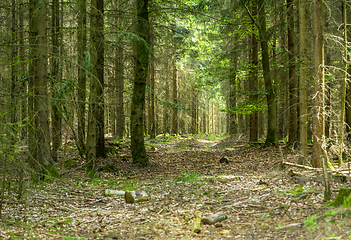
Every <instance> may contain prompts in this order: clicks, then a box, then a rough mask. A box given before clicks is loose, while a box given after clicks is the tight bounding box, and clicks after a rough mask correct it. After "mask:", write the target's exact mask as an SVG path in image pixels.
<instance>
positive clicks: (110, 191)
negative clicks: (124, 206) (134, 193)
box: [104, 189, 126, 196]
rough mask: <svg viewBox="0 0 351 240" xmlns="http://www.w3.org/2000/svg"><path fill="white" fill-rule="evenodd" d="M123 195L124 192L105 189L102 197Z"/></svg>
mask: <svg viewBox="0 0 351 240" xmlns="http://www.w3.org/2000/svg"><path fill="white" fill-rule="evenodd" d="M125 193H126V192H125V191H119V190H109V189H105V192H104V195H105V196H111V195H116V196H124V195H125Z"/></svg>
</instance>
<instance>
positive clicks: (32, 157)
mask: <svg viewBox="0 0 351 240" xmlns="http://www.w3.org/2000/svg"><path fill="white" fill-rule="evenodd" d="M35 3H36V2H35V0H31V1H29V11H28V12H29V16H33V14H34V12H35V9H36V8H35ZM34 31H35V29H34V18H29V45H30V49H29V56H30V57H31V60H32V61H29V67H28V118H29V125H28V152H29V154H28V161H29V162H30V164H31V167H32V168H33V170H34V171H35V172H38V171H39V166H38V164H37V162H36V159H37V151H36V146H37V142H36V138H35V131H34V129H35V126H34V125H35V121H34V61H33V54H34V49H35V38H36V35H37V34H36V33H35V32H34Z"/></svg>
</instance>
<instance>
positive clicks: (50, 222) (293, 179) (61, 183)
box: [0, 136, 351, 240]
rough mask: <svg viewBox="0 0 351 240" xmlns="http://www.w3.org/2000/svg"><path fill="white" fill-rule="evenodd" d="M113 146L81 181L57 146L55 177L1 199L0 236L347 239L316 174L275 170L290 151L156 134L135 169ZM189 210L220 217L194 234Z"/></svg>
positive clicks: (121, 148)
mask: <svg viewBox="0 0 351 240" xmlns="http://www.w3.org/2000/svg"><path fill="white" fill-rule="evenodd" d="M112 145H114V146H113V148H115V149H116V151H115V152H113V154H111V155H108V157H106V158H99V159H98V164H99V173H98V177H97V178H95V179H94V180H90V181H88V180H86V179H85V178H84V175H85V171H84V160H83V159H81V158H80V157H79V156H78V154H77V151H76V150H75V148H74V146H73V144H72V143H71V145H66V147H65V149H66V150H62V151H61V157H60V161H59V163H58V165H57V166H58V168H60V171H61V173H62V179H60V180H55V181H54V182H52V183H43V184H40V185H37V186H35V187H31V188H30V189H28V190H27V191H26V196H25V198H23V200H16V198H15V194H13V193H12V195H8V196H7V197H6V198H5V204H4V206H3V220H2V221H1V222H0V239H66V240H68V239H350V236H351V211H350V210H347V209H341V208H340V209H339V208H330V207H327V206H326V203H325V202H323V192H324V184H323V178H322V177H321V176H318V175H317V174H316V173H315V172H312V171H308V170H303V169H297V168H293V167H289V168H287V167H285V168H281V167H279V166H281V164H280V162H281V161H289V162H293V163H295V162H296V161H297V159H298V153H297V151H296V150H291V149H290V150H286V149H285V148H284V146H278V147H277V146H274V147H273V146H272V147H265V148H262V147H260V146H250V145H248V144H247V143H245V142H244V141H242V142H240V141H238V139H222V140H218V139H211V138H209V137H207V138H205V137H204V138H198V137H186V138H184V137H172V136H167V137H163V136H159V137H158V138H157V139H156V140H146V146H147V151H148V156H149V159H150V162H151V165H150V166H148V167H145V168H139V167H137V166H135V165H133V164H132V161H131V153H130V149H129V143H128V142H127V141H125V142H116V141H112V142H111V146H112ZM63 151H64V154H63ZM63 155H64V156H65V159H64V164H61V162H63ZM223 157H227V159H228V160H229V162H228V163H225V162H224V163H221V162H220V159H222V158H223ZM341 187H350V184H349V182H347V183H338V182H336V181H334V182H332V189H333V190H334V191H333V196H332V200H333V199H334V198H335V196H336V195H337V191H336V190H338V189H339V188H341ZM106 189H111V190H135V191H142V190H143V191H145V192H146V193H147V194H148V195H149V200H148V201H144V202H139V203H135V204H128V203H126V202H125V199H124V197H121V196H105V195H104V191H105V190H106ZM195 211H200V212H201V213H202V215H203V216H206V215H209V214H215V213H218V212H223V213H224V214H226V216H227V219H226V220H224V221H221V222H218V223H216V224H215V225H201V232H200V233H194V232H193V231H192V229H193V216H194V212H195Z"/></svg>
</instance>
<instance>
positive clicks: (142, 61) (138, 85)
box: [131, 0, 150, 166]
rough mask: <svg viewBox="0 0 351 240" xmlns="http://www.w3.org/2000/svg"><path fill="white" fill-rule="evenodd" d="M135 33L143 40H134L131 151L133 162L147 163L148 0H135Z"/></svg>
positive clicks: (142, 164)
mask: <svg viewBox="0 0 351 240" xmlns="http://www.w3.org/2000/svg"><path fill="white" fill-rule="evenodd" d="M136 7H137V34H138V36H139V37H140V38H142V39H143V41H140V40H139V41H135V53H136V54H135V76H134V87H133V96H132V105H131V151H132V158H133V163H134V164H138V165H139V166H146V165H148V164H149V160H148V157H147V155H146V150H145V144H144V108H145V89H146V81H147V77H148V65H149V54H150V49H149V12H148V0H137V1H136Z"/></svg>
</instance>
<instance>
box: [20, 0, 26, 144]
mask: <svg viewBox="0 0 351 240" xmlns="http://www.w3.org/2000/svg"><path fill="white" fill-rule="evenodd" d="M20 3H21V4H22V3H23V0H20ZM24 11H25V10H24V7H23V6H21V7H20V11H19V16H18V21H19V24H18V31H19V36H18V37H19V59H20V64H19V70H20V72H21V73H22V74H21V84H20V88H21V89H20V91H19V92H20V95H21V96H22V98H21V100H22V102H21V108H22V109H21V121H22V124H24V125H25V126H26V124H27V122H28V119H26V118H27V116H28V110H27V108H28V106H27V99H26V96H27V81H25V80H27V77H28V76H26V65H25V63H24V62H25V46H24V21H23V14H24ZM27 131H28V127H27V126H26V127H22V129H21V137H22V139H25V140H27Z"/></svg>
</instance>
